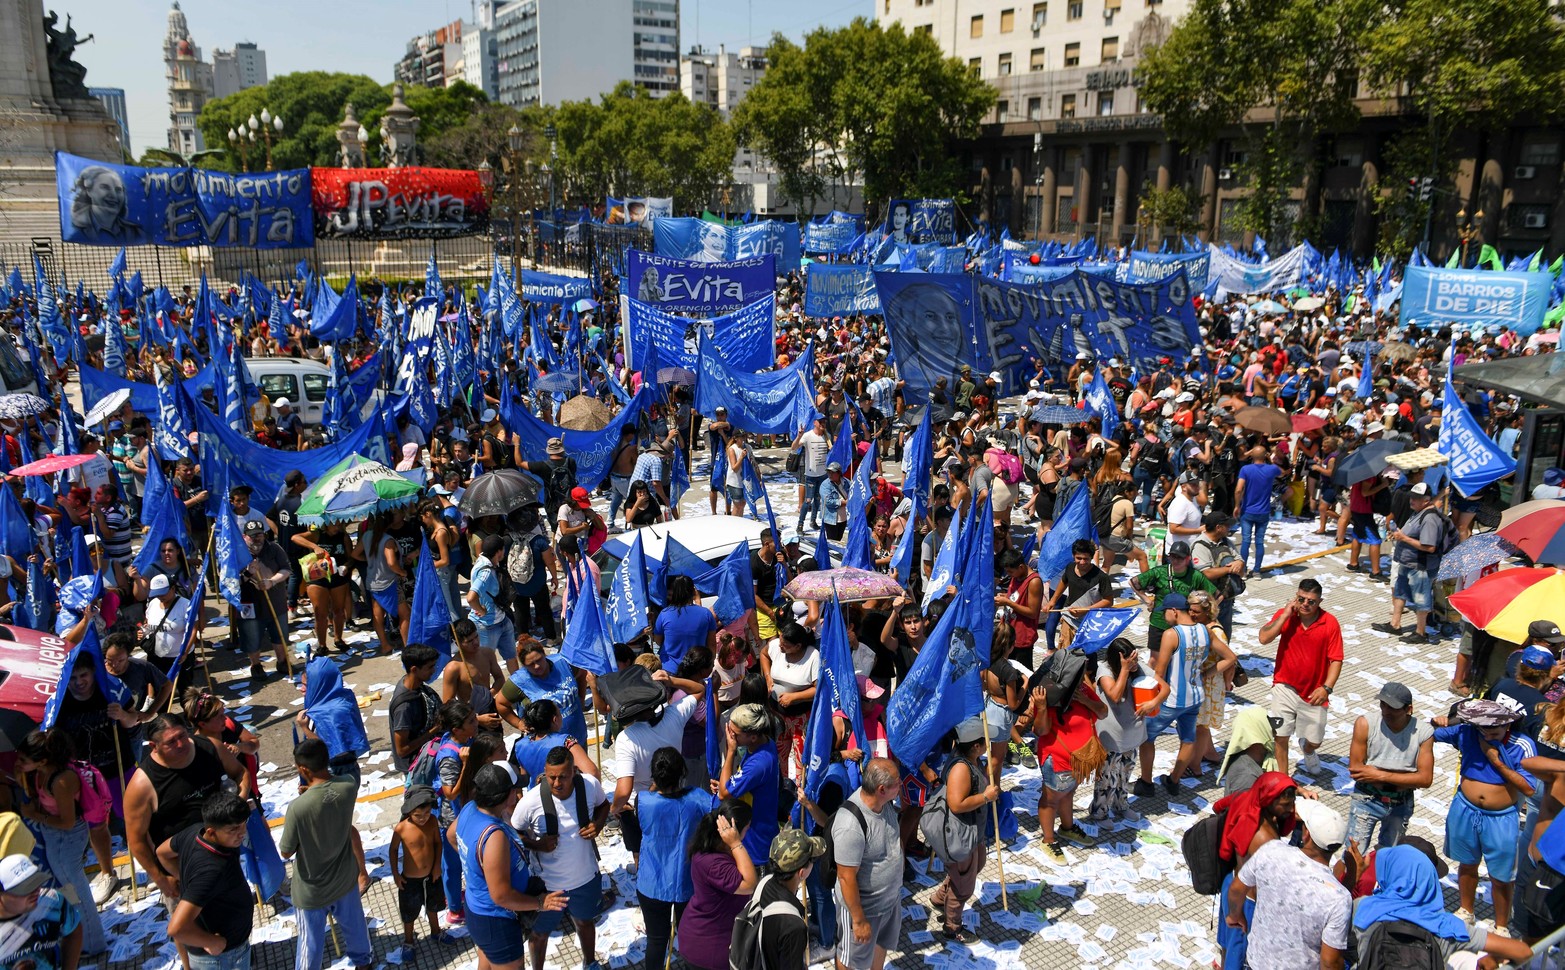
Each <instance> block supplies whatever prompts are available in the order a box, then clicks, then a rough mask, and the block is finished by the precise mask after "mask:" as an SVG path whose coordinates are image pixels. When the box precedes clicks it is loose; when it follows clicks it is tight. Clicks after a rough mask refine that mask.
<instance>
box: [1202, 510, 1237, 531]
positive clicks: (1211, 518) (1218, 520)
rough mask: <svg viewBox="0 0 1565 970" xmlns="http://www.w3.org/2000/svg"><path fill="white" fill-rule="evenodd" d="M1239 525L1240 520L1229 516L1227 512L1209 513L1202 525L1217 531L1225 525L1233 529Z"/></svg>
mask: <svg viewBox="0 0 1565 970" xmlns="http://www.w3.org/2000/svg"><path fill="white" fill-rule="evenodd" d="M1238 523H1239V520H1238V519H1236V518H1234V517H1233V516H1231V515H1229V514H1227V513H1226V512H1208V513H1206V515H1205V516H1203V517H1202V519H1201V525H1202V526H1203V527H1205V528H1208V529H1215V528H1217V527H1218V526H1223V525H1226V526H1228V528H1230V529H1232V528H1233V527H1234V526H1235V525H1237V524H1238Z"/></svg>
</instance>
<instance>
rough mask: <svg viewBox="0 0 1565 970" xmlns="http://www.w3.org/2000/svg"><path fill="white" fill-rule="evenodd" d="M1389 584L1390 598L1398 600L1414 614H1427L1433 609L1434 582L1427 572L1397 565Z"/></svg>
mask: <svg viewBox="0 0 1565 970" xmlns="http://www.w3.org/2000/svg"><path fill="white" fill-rule="evenodd" d="M1395 572H1396V575H1395V576H1394V577H1393V578H1392V582H1391V598H1392V599H1399V600H1401V601H1403V602H1404V603H1406V604H1407V605H1409V606H1411V607H1412V608H1413V612H1415V613H1427V612H1429V611H1430V610H1432V609H1434V608H1435V581H1434V578H1433V577H1432V576H1430V575H1429V570H1427V569H1419V568H1418V567H1417V566H1409V565H1407V564H1406V563H1398V564H1397V566H1396V570H1395Z"/></svg>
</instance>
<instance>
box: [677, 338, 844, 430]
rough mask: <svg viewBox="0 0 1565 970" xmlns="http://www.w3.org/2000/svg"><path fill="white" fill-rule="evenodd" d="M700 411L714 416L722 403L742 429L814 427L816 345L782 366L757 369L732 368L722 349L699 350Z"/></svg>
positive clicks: (735, 423) (732, 421)
mask: <svg viewBox="0 0 1565 970" xmlns="http://www.w3.org/2000/svg"><path fill="white" fill-rule="evenodd" d="M698 356H699V359H700V369H699V370H698V371H697V375H698V376H697V379H696V405H695V407H696V411H698V412H699V413H701V414H703V415H706V416H707V417H709V418H710V417H711V416H712V415H713V414H715V413H716V412H717V409H718V408H720V407H723V408H727V409H728V420H729V421H730V422H731V423H732V424H733V426H734V427H736V428H738V429H739V430H741V431H749V432H752V433H754V434H796V433H798V432H799V431H801V430H803V429H804V428H807V427H809V425H810V422H811V421H814V420H815V415H816V414H818V413H819V412H818V411H816V410H815V386H814V384H813V383H812V380H811V375H813V374H814V373H815V348H814V347H813V346H811V347H810V348H809V349H808V350H806V351H805V352H804V355H803V356H801V357H800V358H799V359H798V360H797V361H794V362H793V363H792V364H790V365H788V366H787V367H785V368H783V369H782V370H776V371H767V372H765V373H761V374H752V373H749V372H747V371H738V370H733V369H731V368H729V367H728V366H727V365H726V364H724V363H723V361H722V359H721V358H720V357H719V356H718V355H717V354H711V353H704V354H699V355H698Z"/></svg>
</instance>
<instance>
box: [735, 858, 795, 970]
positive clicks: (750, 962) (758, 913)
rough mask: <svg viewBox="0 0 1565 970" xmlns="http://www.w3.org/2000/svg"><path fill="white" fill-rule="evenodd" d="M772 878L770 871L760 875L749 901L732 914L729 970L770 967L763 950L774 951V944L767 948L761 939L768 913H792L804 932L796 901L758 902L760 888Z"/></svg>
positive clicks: (762, 969)
mask: <svg viewBox="0 0 1565 970" xmlns="http://www.w3.org/2000/svg"><path fill="white" fill-rule="evenodd" d="M776 878H777V876H776V875H770V874H769V875H766V876H764V877H762V879H761V882H760V884H759V885H757V886H756V887H755V892H754V893H753V894H752V895H751V896H750V901H749V902H747V903H745V904H744V908H743V909H741V910H740V911H739V915H738V916H736V917H734V934H733V936H731V937H729V939H728V968H729V970H768V968H770V967H771V966H772V964H771V961H770V960H769V959H768V957H767V952H768V950H770V951H771V952H774V953H775V952H777V947H776V946H775V945H772V946H770V947H768V946H767V945H766V941H764V940H762V939H761V924H762V923H764V922H765V921H766V918H767V917H768V916H792V917H794V918H795V919H797V920H798V921H799V929H800V931H801V932H803V931H806V929H807V927H806V924H805V922H804V918H803V917H802V916H800V915H799V909H798V903H795V902H793V901H792V900H789V899H778V900H774V901H773V902H770V903H767V904H766V905H764V906H763V905H761V895H762V893H761V890H762V889H763V888H764V887H765V886H766V884H767V882H768V881H769V880H772V879H776Z"/></svg>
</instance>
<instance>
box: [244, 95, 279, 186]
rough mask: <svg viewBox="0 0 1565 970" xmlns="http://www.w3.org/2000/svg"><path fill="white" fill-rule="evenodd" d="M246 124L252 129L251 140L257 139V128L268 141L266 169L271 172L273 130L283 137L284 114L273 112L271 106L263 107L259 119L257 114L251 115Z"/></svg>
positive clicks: (266, 141) (265, 140) (263, 138)
mask: <svg viewBox="0 0 1565 970" xmlns="http://www.w3.org/2000/svg"><path fill="white" fill-rule="evenodd" d="M245 124H246V126H247V127H249V129H250V140H251V141H254V140H255V132H256V131H257V130H259V131H260V132H261V138H262V140H263V141H264V142H265V143H266V170H267V171H268V172H270V171H271V170H272V132H273V131H276V132H277V134H278V136H279V137H281V135H282V133H283V116H282V115H274V114H272V112H271V109H269V108H262V109H261V117H260V118H259V119H257V118H256V116H255V115H251V116H250V120H249V121H247V122H245Z"/></svg>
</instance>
